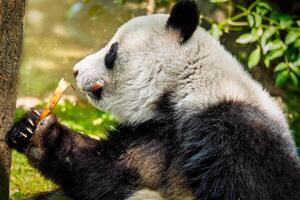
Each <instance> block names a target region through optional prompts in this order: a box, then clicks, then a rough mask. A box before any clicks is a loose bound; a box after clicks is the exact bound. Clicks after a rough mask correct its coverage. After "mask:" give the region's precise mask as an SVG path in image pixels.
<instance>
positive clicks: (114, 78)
mask: <svg viewBox="0 0 300 200" xmlns="http://www.w3.org/2000/svg"><path fill="white" fill-rule="evenodd" d="M198 19H199V15H198V9H197V5H196V3H195V2H194V1H181V2H179V3H177V4H176V5H175V6H174V8H173V9H172V12H171V15H170V16H169V15H164V14H156V15H151V16H141V17H137V18H134V19H132V20H130V21H129V22H127V23H126V24H124V25H123V26H121V27H120V28H119V30H118V31H117V32H116V34H115V35H114V36H113V38H112V39H111V41H110V42H109V43H108V44H107V45H106V46H105V47H104V48H103V49H101V50H100V51H98V52H96V53H95V54H92V55H89V56H87V57H86V58H84V59H83V60H81V61H80V62H79V63H77V64H76V65H75V67H74V75H75V76H76V83H77V85H78V87H79V88H80V89H81V90H82V91H84V92H86V94H87V97H88V99H89V100H90V102H91V103H92V104H93V105H95V106H96V107H97V108H100V109H103V110H106V111H110V112H112V113H113V114H115V115H116V116H117V117H118V118H119V119H120V120H121V121H123V122H132V123H135V122H141V121H145V120H147V119H149V118H151V117H153V115H154V112H155V111H154V110H155V103H156V102H157V100H158V99H159V98H160V97H161V96H162V95H163V94H164V93H165V92H166V91H167V90H169V89H170V88H172V87H175V85H172V83H174V82H173V81H174V80H171V79H172V78H175V77H176V73H177V71H178V69H176V66H178V65H181V64H182V65H184V64H185V63H182V62H183V60H184V58H183V60H181V59H179V58H180V57H185V56H186V51H187V49H189V47H188V46H191V44H190V43H191V42H192V39H191V38H192V37H193V33H194V32H195V30H196V29H197V26H198ZM167 71H168V72H167ZM172 71H173V73H174V74H173V75H174V77H170V76H169V75H168V73H172Z"/></svg>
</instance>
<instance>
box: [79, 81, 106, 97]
mask: <svg viewBox="0 0 300 200" xmlns="http://www.w3.org/2000/svg"><path fill="white" fill-rule="evenodd" d="M103 86H104V83H103V82H102V81H101V82H100V81H97V82H96V83H94V84H93V85H92V86H91V87H88V88H81V90H82V91H83V92H84V93H85V94H86V95H87V96H89V97H90V98H91V99H93V100H100V99H101V98H102V96H103V90H104V89H103Z"/></svg>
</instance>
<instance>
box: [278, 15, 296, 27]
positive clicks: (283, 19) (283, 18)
mask: <svg viewBox="0 0 300 200" xmlns="http://www.w3.org/2000/svg"><path fill="white" fill-rule="evenodd" d="M278 18H279V24H280V28H282V29H286V28H288V27H290V26H291V25H292V24H293V18H292V17H291V16H290V15H286V14H281V13H280V14H278Z"/></svg>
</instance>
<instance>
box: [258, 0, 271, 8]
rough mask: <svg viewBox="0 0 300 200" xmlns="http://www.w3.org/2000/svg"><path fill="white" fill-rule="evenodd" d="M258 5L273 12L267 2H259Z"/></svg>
mask: <svg viewBox="0 0 300 200" xmlns="http://www.w3.org/2000/svg"><path fill="white" fill-rule="evenodd" d="M257 5H258V6H260V7H264V8H266V9H268V10H272V7H271V6H270V5H269V4H268V3H267V2H263V1H262V2H259V3H258V4H257Z"/></svg>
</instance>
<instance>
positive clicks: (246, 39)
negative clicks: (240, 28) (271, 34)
mask: <svg viewBox="0 0 300 200" xmlns="http://www.w3.org/2000/svg"><path fill="white" fill-rule="evenodd" d="M256 40H257V37H256V36H254V35H253V34H250V33H245V34H243V35H240V36H239V37H238V38H237V39H236V42H237V43H240V44H247V43H252V42H255V41H256Z"/></svg>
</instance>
